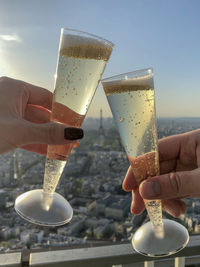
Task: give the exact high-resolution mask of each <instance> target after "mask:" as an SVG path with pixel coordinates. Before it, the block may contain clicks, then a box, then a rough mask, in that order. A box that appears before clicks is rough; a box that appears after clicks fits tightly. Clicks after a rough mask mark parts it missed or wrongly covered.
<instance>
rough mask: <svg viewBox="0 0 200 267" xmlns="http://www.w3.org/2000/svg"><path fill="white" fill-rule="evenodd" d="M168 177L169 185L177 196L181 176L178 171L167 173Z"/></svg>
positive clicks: (179, 190) (180, 185)
mask: <svg viewBox="0 0 200 267" xmlns="http://www.w3.org/2000/svg"><path fill="white" fill-rule="evenodd" d="M168 178H169V183H170V185H171V188H172V189H173V190H174V191H175V192H174V193H175V194H176V195H177V196H179V195H180V193H181V187H182V182H181V177H180V175H179V173H177V172H172V173H170V174H169V176H168Z"/></svg>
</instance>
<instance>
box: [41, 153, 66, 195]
mask: <svg viewBox="0 0 200 267" xmlns="http://www.w3.org/2000/svg"><path fill="white" fill-rule="evenodd" d="M66 162H67V161H62V160H57V159H49V158H46V163H45V173H44V183H43V191H44V194H45V193H46V194H53V193H54V191H55V190H56V187H57V185H58V182H59V180H60V176H61V175H62V172H63V169H64V167H65V165H66Z"/></svg>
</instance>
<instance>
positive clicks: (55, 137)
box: [15, 120, 83, 146]
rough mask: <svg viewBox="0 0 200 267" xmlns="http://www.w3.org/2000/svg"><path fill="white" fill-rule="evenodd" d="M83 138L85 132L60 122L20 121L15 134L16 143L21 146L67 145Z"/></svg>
mask: <svg viewBox="0 0 200 267" xmlns="http://www.w3.org/2000/svg"><path fill="white" fill-rule="evenodd" d="M81 138H83V130H82V129H80V128H74V127H68V126H67V125H65V124H61V123H58V122H49V123H42V124H38V123H32V122H29V121H26V120H18V131H17V132H16V133H15V142H16V143H17V144H18V145H20V146H23V145H27V144H51V145H65V144H69V143H71V142H72V141H75V140H78V139H81Z"/></svg>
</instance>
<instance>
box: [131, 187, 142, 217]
mask: <svg viewBox="0 0 200 267" xmlns="http://www.w3.org/2000/svg"><path fill="white" fill-rule="evenodd" d="M144 209H145V206H144V201H143V199H142V198H141V196H140V194H139V191H138V188H137V189H136V190H133V191H132V203H131V213H133V214H135V215H138V214H140V213H142V212H143V211H144Z"/></svg>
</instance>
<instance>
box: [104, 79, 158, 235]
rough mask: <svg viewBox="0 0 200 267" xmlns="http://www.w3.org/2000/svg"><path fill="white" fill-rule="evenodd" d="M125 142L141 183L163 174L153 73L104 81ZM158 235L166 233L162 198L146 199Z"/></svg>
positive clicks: (134, 170) (138, 180)
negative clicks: (163, 221)
mask: <svg viewBox="0 0 200 267" xmlns="http://www.w3.org/2000/svg"><path fill="white" fill-rule="evenodd" d="M102 83H103V87H104V90H105V93H106V95H107V99H108V102H109V104H110V107H111V110H112V113H113V116H114V119H115V122H116V124H117V128H118V130H119V133H120V137H121V141H122V143H123V146H124V148H125V151H126V153H127V156H128V158H129V161H130V164H131V167H132V170H133V173H134V176H135V178H136V180H137V183H138V184H140V183H141V181H143V180H144V179H147V178H148V177H150V176H155V175H158V174H159V159H158V149H157V131H156V118H155V106H154V86H153V82H152V75H146V76H145V77H142V78H141V77H138V78H137V77H134V78H133V79H124V80H120V81H119V80H116V81H115V80H114V81H111V82H109V81H108V82H104V81H103V82H102ZM145 204H146V208H147V211H148V214H149V217H150V219H151V222H152V224H153V225H154V227H155V229H156V233H157V234H158V235H162V234H161V232H162V211H161V203H160V201H156V200H155V201H146V203H145Z"/></svg>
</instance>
